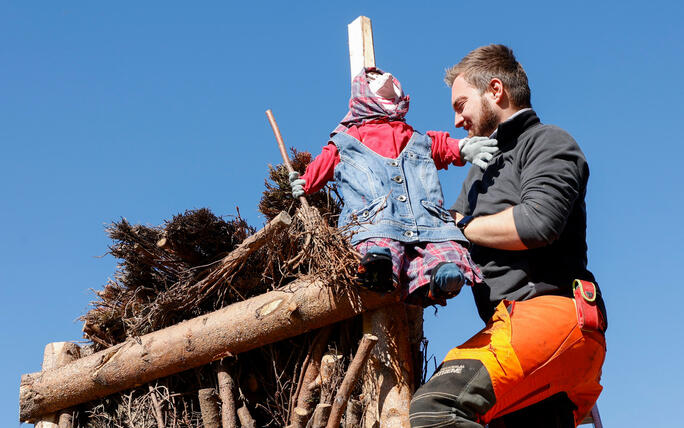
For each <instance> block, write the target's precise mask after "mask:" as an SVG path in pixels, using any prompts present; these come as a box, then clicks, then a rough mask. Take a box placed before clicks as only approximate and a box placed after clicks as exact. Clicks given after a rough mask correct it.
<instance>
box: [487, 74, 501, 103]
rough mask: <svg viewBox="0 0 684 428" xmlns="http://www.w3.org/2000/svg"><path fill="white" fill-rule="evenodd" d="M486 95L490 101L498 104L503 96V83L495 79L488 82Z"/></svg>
mask: <svg viewBox="0 0 684 428" xmlns="http://www.w3.org/2000/svg"><path fill="white" fill-rule="evenodd" d="M487 94H488V95H489V96H490V97H491V99H492V101H494V102H495V103H497V104H499V103H500V102H501V100H502V99H503V97H504V95H505V93H504V85H503V82H502V81H501V80H500V79H498V78H496V77H495V78H493V79H492V80H490V81H489V86H488V87H487Z"/></svg>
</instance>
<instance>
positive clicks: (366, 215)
mask: <svg viewBox="0 0 684 428" xmlns="http://www.w3.org/2000/svg"><path fill="white" fill-rule="evenodd" d="M361 215H362V216H363V217H368V215H370V213H369V212H368V211H364V212H363V213H362V214H361Z"/></svg>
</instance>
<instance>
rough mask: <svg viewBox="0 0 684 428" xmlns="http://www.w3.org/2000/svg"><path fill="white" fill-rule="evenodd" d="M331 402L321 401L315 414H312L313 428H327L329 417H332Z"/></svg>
mask: <svg viewBox="0 0 684 428" xmlns="http://www.w3.org/2000/svg"><path fill="white" fill-rule="evenodd" d="M331 409H332V406H331V405H330V404H326V403H321V404H319V405H317V406H316V410H314V414H313V416H311V428H325V426H326V425H327V424H328V417H330V410H331Z"/></svg>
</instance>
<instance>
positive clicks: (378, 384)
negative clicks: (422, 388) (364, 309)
mask: <svg viewBox="0 0 684 428" xmlns="http://www.w3.org/2000/svg"><path fill="white" fill-rule="evenodd" d="M364 332H366V333H368V332H370V333H372V334H374V335H375V336H378V339H379V340H378V346H376V347H375V348H374V349H373V352H372V353H371V358H370V361H369V363H368V365H367V370H366V373H365V376H364V392H363V394H364V401H365V404H366V413H365V424H364V425H365V426H368V427H372V426H378V425H376V424H379V426H381V427H383V428H385V427H387V428H394V427H400V428H409V426H410V425H409V414H408V411H409V404H410V402H411V394H412V391H413V385H412V384H413V367H412V358H411V350H410V344H409V337H408V322H407V319H406V308H405V305H404V304H403V303H397V304H395V305H392V306H387V307H385V308H381V309H378V310H376V311H373V312H370V313H368V314H364Z"/></svg>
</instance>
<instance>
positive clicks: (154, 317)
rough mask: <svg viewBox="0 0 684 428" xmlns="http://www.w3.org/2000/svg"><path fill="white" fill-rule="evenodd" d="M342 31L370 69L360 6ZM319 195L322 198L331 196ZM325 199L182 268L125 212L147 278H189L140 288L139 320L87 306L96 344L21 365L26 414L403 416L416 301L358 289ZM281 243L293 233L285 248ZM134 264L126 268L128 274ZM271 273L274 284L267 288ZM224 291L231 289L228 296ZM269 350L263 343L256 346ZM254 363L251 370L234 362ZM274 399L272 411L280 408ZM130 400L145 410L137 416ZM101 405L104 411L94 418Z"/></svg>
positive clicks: (205, 422)
mask: <svg viewBox="0 0 684 428" xmlns="http://www.w3.org/2000/svg"><path fill="white" fill-rule="evenodd" d="M348 29H349V53H350V62H351V75H352V78H353V77H354V76H355V75H356V74H357V73H358V72H359V71H360V70H361V68H362V67H364V66H366V67H368V66H375V59H374V50H373V37H372V29H371V23H370V20H369V19H368V18H366V17H359V18H357V19H356V20H355V21H354V22H352V23H351V24H350V25H349V28H348ZM301 158H302V157H301V156H300V154H297V155H296V156H295V162H294V163H295V164H296V163H297V162H299V165H295V166H296V168H295V169H299V170H300V172H301V169H302V167H303V166H304V165H303V163H302V161H301ZM309 159H310V157H309ZM286 177H287V171H286V169H285V167H284V166H279V167H277V168H273V167H272V168H271V179H273V180H274V182H276V183H275V184H274V185H270V187H269V184H268V183H267V189H268V191H271V193H273V192H276V193H277V192H280V194H281V195H282V193H283V192H287V191H288V190H289V185H288V184H287V178H286ZM274 189H275V190H274ZM266 193H267V192H265V194H266ZM312 199H313V198H312ZM318 200H319V201H323V200H326V201H327V202H326V203H328V204H329V203H330V202H329V195H328V197H327V199H326V198H325V197H322V198H319V199H318ZM263 203H264V202H263V200H262V204H263ZM321 203H322V202H321ZM321 203H312V205H313V207H311V208H310V207H308V206H306V207H304V206H303V207H301V208H299V209H295V207H294V202H293V201H292V199H291V198H290V200H289V201H288V204H289V205H287V206H284V207H282V208H283V209H282V210H280V213H279V214H277V215H268V214H267V217H268V218H269V219H270V221H269V222H268V223H267V224H266V226H265V227H263V228H262V229H261V230H259V231H256V232H254V233H244V236H245V237H246V238H245V239H241V240H240V242H239V244H236V245H235V246H234V247H230V248H232V249H231V251H230V252H228V253H227V254H224V255H222V256H221V257H220V258H218V259H216V260H214V261H212V262H211V266H210V267H209V268H206V266H203V267H205V269H203V270H202V271H201V272H200V273H197V272H199V271H197V270H193V269H195V268H193V269H186V270H181V269H178V268H177V266H178V265H179V264H180V263H181V262H179V261H178V260H180V256H179V255H180V254H181V253H183V251H182V249H181V248H180V247H181V246H182V245H181V244H179V242H181V241H179V240H177V241H175V242H176V243H175V244H174V241H173V239H171V238H172V237H171V236H170V232H169V230H170V229H171V228H170V225H169V226H168V227H167V228H166V230H164V231H161V230H147V229H144V230H143V229H136V228H135V227H131V226H130V225H128V224H127V223H126V222H125V220H123V221H122V222H120V223H119V224H116V225H115V226H116V227H115V228H114V231H115V232H117V231H119V232H120V231H122V230H123V231H124V232H125V233H126V234H128V235H127V236H129V235H130V236H133V237H135V239H131V240H130V241H126V242H124V241H125V238H121V237H118V236H119V235H113V237H115V239H119V240H120V241H121V242H124V244H125V247H126V249H127V250H130V253H131V254H134V255H135V257H138V258H139V259H140V260H143V261H144V262H145V263H147V265H149V266H151V269H153V272H154V275H157V276H161V277H163V278H166V279H165V280H164V281H162V282H161V283H164V284H166V283H168V282H173V281H175V282H174V284H183V287H176V288H175V289H174V288H168V289H164V290H162V291H154V292H152V291H149V290H148V291H140V293H144V292H149V294H150V296H151V297H149V298H148V300H147V301H150V302H154V306H153V305H150V306H149V308H145V309H144V310H143V309H140V310H139V312H137V315H136V316H137V318H136V321H135V322H133V321H130V322H129V321H126V322H123V323H122V322H121V319H119V317H118V316H117V317H114V318H117V319H114V320H111V319H109V320H107V321H106V322H104V321H103V322H102V323H99V324H98V322H92V320H89V319H88V315H86V316H85V317H84V318H85V319H86V322H85V325H84V332H85V335H86V338H89V339H91V340H92V341H93V346H88V347H86V348H84V349H81V348H80V347H79V346H77V345H76V344H73V343H66V342H59V343H51V344H48V345H47V347H46V349H45V355H44V360H43V367H42V369H43V370H42V371H41V372H37V373H30V374H25V375H24V376H22V379H21V385H20V420H21V421H25V422H31V423H35V424H36V425H37V426H40V427H42V428H48V427H49V428H53V427H60V428H67V427H79V426H82V425H88V426H98V427H99V426H120V425H118V424H117V423H114V422H112V421H114V419H115V418H114V416H111V418H103V417H102V416H103V415H105V413H106V412H107V411H110V412H124V413H126V414H124V415H123V416H120V418H121V420H125V421H127V422H126V425H127V426H149V427H154V426H156V427H158V428H162V427H167V426H169V427H172V426H173V427H175V426H178V427H182V426H188V427H199V426H204V427H207V428H219V427H223V428H232V427H238V426H242V427H255V426H288V427H328V428H332V427H335V428H337V427H339V426H344V427H358V426H364V427H378V426H379V427H409V422H408V408H409V402H410V399H411V395H412V393H413V391H414V389H415V388H416V387H417V383H418V382H419V381H420V379H421V374H422V368H423V366H422V363H423V361H424V357H423V356H422V354H421V344H422V343H423V331H422V308H419V307H414V306H408V305H405V304H403V303H399V299H398V296H397V295H396V294H379V293H375V292H370V291H365V290H362V289H359V288H358V287H356V286H355V284H354V281H353V278H352V275H350V274H349V272H350V271H353V269H355V264H356V263H358V260H357V258H355V256H354V253H353V251H352V250H351V248H350V247H349V245H348V242H347V241H344V239H345V238H344V235H343V233H342V232H340V231H337V230H336V229H335V230H333V229H334V227H331V226H330V224H332V223H333V221H332V218H331V217H328V218H326V219H325V220H324V219H323V218H322V217H320V214H319V213H318V211H317V209H316V207H318V208H320V207H321ZM276 205H277V204H276ZM269 210H271V211H273V210H274V208H273V207H272V206H271V207H270V208H269ZM200 211H201V210H200ZM262 212H265V210H264V209H263V207H262ZM186 214H187V213H186ZM196 214H197V213H196V212H195V213H192V215H196ZM200 214H202V215H205V216H206V213H200ZM324 214H325V213H324ZM316 216H319V217H316ZM180 217H182V216H179V218H180ZM181 220H183V219H181ZM174 221H175V219H174ZM179 221H180V220H179ZM245 230H247V229H245ZM252 231H253V230H252ZM111 234H112V232H110V235H111ZM143 235H144V237H146V238H145V239H147V241H145V240H144V239H142V238H143ZM145 242H153V243H154V245H146V244H145ZM284 242H289V243H295V244H293V245H291V246H290V247H291V248H290V247H288V245H285V244H284ZM181 243H182V242H181ZM341 243H342V244H344V245H342V244H341ZM122 245H123V244H122ZM283 248H285V250H284V249H283ZM288 248H289V249H288ZM340 248H346V249H342V250H340V251H343V253H341V254H343V255H342V256H340V257H338V258H335V260H333V263H335V264H336V266H334V267H327V268H319V267H317V266H318V265H317V264H316V261H315V260H316V258H317V257H318V258H319V259H320V258H321V257H320V256H321V254H319V253H320V252H325V251H330V250H331V249H340ZM317 251H318V253H317ZM277 252H280V253H284V257H283V258H282V259H283V260H282V263H281V262H277V263H272V262H268V263H266V264H269V263H271V264H273V266H276V267H273V266H271V270H270V272H271V273H270V274H268V275H267V274H264V273H262V274H261V278H262V279H261V284H262V285H261V287H262V288H256V289H258V290H262V289H263V290H264V292H260V293H258V294H256V295H254V292H252V293H251V294H250V291H249V289H250V287H252V286H253V285H254V282H253V281H246V280H244V278H246V277H247V276H249V272H252V271H254V272H255V269H258V268H260V267H261V266H259V265H260V264H261V263H265V262H263V260H265V259H264V258H263V257H262V258H261V259H259V258H255V257H257V256H258V255H261V256H263V255H264V254H266V255H267V256H268V255H272V254H274V253H277ZM115 255H116V254H115ZM324 255H325V254H324ZM261 256H260V257H261ZM193 260H195V262H196V263H199V262H198V261H197V260H199V259H196V258H195V259H193ZM212 260H213V259H212ZM255 260H259V261H255ZM269 260H271V259H269ZM311 260H314V261H313V262H312V261H311ZM319 264H320V263H319ZM125 268H126V266H125V264H124V269H125ZM250 269H251V271H250ZM345 269H346V270H345ZM132 270H133V268H132V267H130V266H129V267H128V271H127V275H129V276H131V275H132V273H131V271H132ZM189 271H192V272H194V273H193V274H192V275H190V274H187V273H186V272H189ZM178 272H181V273H178ZM245 272H247V273H245ZM264 272H266V270H264ZM138 274H139V272H138V273H136V275H138ZM165 275H166V276H165ZM168 275H171V276H168ZM173 275H176V276H173ZM241 275H242V276H241ZM138 276H140V277H141V278H143V279H144V278H146V277H145V275H142V274H140V275H138ZM163 278H162V279H163ZM168 278H173V279H172V280H171V279H168ZM241 278H243V279H241ZM269 280H270V281H271V282H272V283H271V284H270V285H268V284H267V285H266V286H265V288H264V285H263V284H264V283H267V282H268V281H269ZM117 287H118V288H117ZM144 288H146V287H141V289H144ZM147 288H150V289H151V288H154V287H147ZM256 289H255V288H253V287H252V290H256ZM169 290H171V291H173V290H175V291H174V293H176V294H170V291H169ZM178 290H180V292H179V291H178ZM138 291H139V290H138ZM138 291H136V293H135V298H136V299H139V298H140V293H139V292H138ZM115 292H121V286H120V285H119V284H117V283H113V284H108V286H107V287H105V290H103V291H102V292H99V293H98V295H99V296H100V297H101V298H102V299H103V300H105V297H102V296H106V295H108V293H109V294H112V293H115ZM164 293H166V294H164ZM192 293H194V294H193V295H197V296H202V297H201V298H195V300H192V301H191V303H192V304H193V305H190V303H188V301H183V300H182V298H183V297H185V296H184V295H187V294H192ZM231 293H232V294H231ZM228 295H230V296H239V298H237V297H235V298H234V299H233V300H231V299H229V298H227V297H226V296H228ZM160 296H163V299H162V298H160ZM219 297H220V298H219ZM174 299H175V300H174ZM131 301H132V300H130V299H129V300H127V301H126V302H125V304H121V305H119V306H118V308H119V309H117V310H120V311H121V313H122V314H130V313H131V311H133V312H135V311H136V310H138V309H136V305H135V304H133V303H131ZM136 301H138V300H136ZM210 301H211V302H214V305H215V306H217V305H218V306H220V307H219V308H217V309H216V310H210V311H206V312H204V313H199V314H196V316H192V317H191V316H188V314H192V313H193V312H192V311H193V310H196V311H199V312H202V310H199V309H196V308H200V307H201V308H206V307H211V306H207V305H208V302H210ZM216 301H220V302H221V303H220V304H217V303H216ZM165 302H166V303H165ZM179 302H182V303H179ZM164 305H166V306H164ZM103 306H106V305H103ZM190 306H193V308H190ZM165 307H166V308H169V307H172V308H173V309H174V310H177V311H178V313H179V315H177V316H178V317H180V318H179V319H181V320H182V321H181V322H175V323H173V324H170V323H171V322H172V321H173V320H175V318H174V317H172V316H170V315H168V312H164V311H165V310H168V309H164V308H165ZM195 307H196V308H195ZM179 308H188V309H187V310H186V311H185V312H181V311H180V309H179ZM103 313H104V312H103ZM141 314H142V315H141ZM108 316H109V318H112V316H111V315H108ZM125 316H127V315H121V317H125ZM131 319H133V318H131ZM114 326H118V327H117V328H118V329H119V330H120V331H119V330H116V328H115V327H114ZM105 330H107V331H106V332H105ZM112 331H119V333H118V334H119V336H117V337H122V338H123V339H121V340H119V339H116V338H114V336H115V334H114V333H111V332H112ZM105 333H106V334H105ZM110 337H111V339H110ZM269 347H270V348H269ZM267 348H268V349H269V352H270V354H266V353H262V354H255V353H256V352H260V351H261V350H264V349H267ZM274 349H275V350H276V351H277V352H275V353H274V351H273V350H274ZM260 358H263V361H265V363H264V364H263V365H262V366H261V367H262V369H256V370H255V369H254V367H257V366H256V362H255V360H259V359H260ZM269 360H270V361H269ZM285 360H286V361H287V362H286V363H285V364H283V365H282V366H279V365H278V364H280V361H285ZM292 361H294V363H293V362H292ZM249 364H251V366H250V367H252V369H249V370H246V369H245V370H243V369H242V368H243V366H245V365H249ZM271 365H272V367H270V366H271ZM285 368H287V370H289V372H288V373H290V374H289V375H288V373H286V372H285V371H286V369H285ZM250 370H251V371H250ZM260 370H263V371H267V370H270V372H269V373H271V379H272V380H273V383H272V384H269V385H275V386H273V387H272V388H267V387H266V383H265V382H263V381H262V382H261V383H263V384H264V385H260V381H259V379H262V380H263V379H264V377H263V376H260V375H261V374H260V373H259V371H260ZM193 376H194V377H193ZM288 376H289V377H288ZM181 378H182V379H183V382H185V379H194V380H196V382H194V383H193V382H190V383H193V385H194V386H191V387H189V388H188V387H185V388H184V389H183V392H182V393H179V392H177V391H175V390H174V387H171V386H169V385H171V381H169V379H181ZM186 383H187V382H186ZM178 384H179V382H176V383H175V385H178ZM184 385H185V384H184ZM186 386H187V385H186ZM260 387H261V388H262V391H261V392H259V391H260ZM175 388H178V387H175ZM271 389H275V391H274V390H271ZM264 390H265V391H264ZM188 391H190V392H188ZM259 393H261V394H262V395H259ZM264 397H267V398H264ZM143 399H144V400H145V406H142V404H141V403H142V401H141V400H143ZM178 400H180V401H178ZM266 400H268V401H269V403H271V407H269V405H268V404H265V403H264V401H266ZM112 403H114V404H112ZM179 403H183V406H184V408H183V409H179V408H178V407H179V406H180V404H179ZM188 403H190V407H192V403H198V406H197V407H199V408H190V409H189V408H188ZM274 403H275V404H274ZM84 406H85V407H84ZM108 406H109V407H108ZM273 406H276V407H278V408H279V409H280V413H279V414H278V415H275V414H274V411H273V410H272V409H273ZM75 409H80V410H75ZM97 409H100V410H99V412H100V413H98V410H97ZM108 409H109V410H108ZM122 409H123V410H122ZM79 411H80V412H81V413H80V418H81V419H84V413H87V415H86V417H85V419H84V420H86V421H88V422H86V423H81V422H79V420H78V418H79V416H78V412H79ZM136 411H139V412H146V413H147V414H146V415H145V417H141V416H140V415H136V414H135V413H136ZM103 412H104V413H103ZM97 415H99V416H98V417H100V419H99V421H100V422H99V423H94V422H93V420H94V418H96V416H97ZM177 415H182V416H177ZM75 416H76V417H75ZM88 418H90V419H88ZM136 418H137V419H136ZM136 421H137V422H136ZM140 421H143V422H140ZM144 421H149V422H144Z"/></svg>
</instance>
